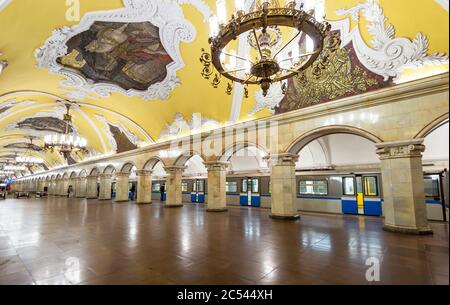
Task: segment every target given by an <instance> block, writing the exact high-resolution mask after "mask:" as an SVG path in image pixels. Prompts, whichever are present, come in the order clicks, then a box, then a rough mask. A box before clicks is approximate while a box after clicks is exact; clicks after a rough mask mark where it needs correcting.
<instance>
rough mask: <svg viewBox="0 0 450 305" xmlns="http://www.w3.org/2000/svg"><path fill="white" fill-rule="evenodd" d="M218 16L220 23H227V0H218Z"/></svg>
mask: <svg viewBox="0 0 450 305" xmlns="http://www.w3.org/2000/svg"><path fill="white" fill-rule="evenodd" d="M217 18H218V21H219V24H225V23H227V4H226V2H225V0H218V1H217Z"/></svg>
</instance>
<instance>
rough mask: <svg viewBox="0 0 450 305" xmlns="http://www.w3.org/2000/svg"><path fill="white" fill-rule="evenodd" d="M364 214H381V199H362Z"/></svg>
mask: <svg viewBox="0 0 450 305" xmlns="http://www.w3.org/2000/svg"><path fill="white" fill-rule="evenodd" d="M364 214H365V215H369V216H381V215H382V214H383V211H382V209H381V200H376V201H366V200H364Z"/></svg>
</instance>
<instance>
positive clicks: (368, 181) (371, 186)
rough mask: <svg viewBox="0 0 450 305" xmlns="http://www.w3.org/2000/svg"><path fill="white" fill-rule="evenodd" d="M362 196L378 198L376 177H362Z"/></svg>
mask: <svg viewBox="0 0 450 305" xmlns="http://www.w3.org/2000/svg"><path fill="white" fill-rule="evenodd" d="M364 196H378V179H377V177H376V176H365V177H364Z"/></svg>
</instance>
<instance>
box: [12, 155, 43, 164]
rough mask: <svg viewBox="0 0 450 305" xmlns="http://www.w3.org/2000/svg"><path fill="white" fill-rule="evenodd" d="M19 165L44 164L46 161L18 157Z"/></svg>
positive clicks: (36, 158)
mask: <svg viewBox="0 0 450 305" xmlns="http://www.w3.org/2000/svg"><path fill="white" fill-rule="evenodd" d="M16 162H17V163H29V164H42V163H44V159H42V158H38V157H28V156H27V157H16Z"/></svg>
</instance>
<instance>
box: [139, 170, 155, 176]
mask: <svg viewBox="0 0 450 305" xmlns="http://www.w3.org/2000/svg"><path fill="white" fill-rule="evenodd" d="M152 173H153V171H152V170H147V169H138V170H136V176H151V175H152Z"/></svg>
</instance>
